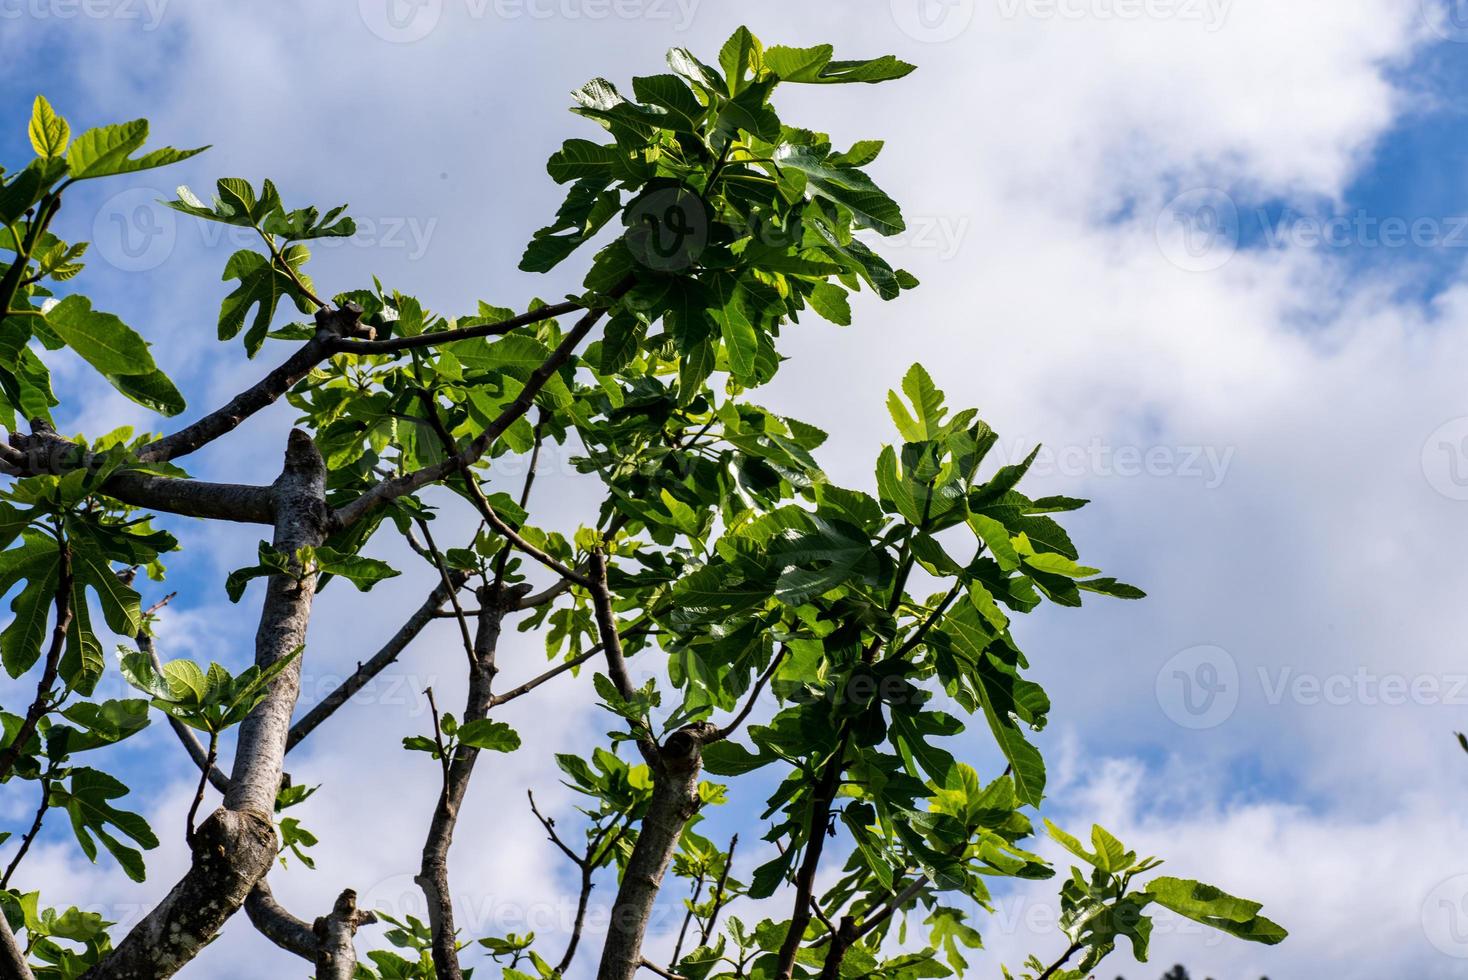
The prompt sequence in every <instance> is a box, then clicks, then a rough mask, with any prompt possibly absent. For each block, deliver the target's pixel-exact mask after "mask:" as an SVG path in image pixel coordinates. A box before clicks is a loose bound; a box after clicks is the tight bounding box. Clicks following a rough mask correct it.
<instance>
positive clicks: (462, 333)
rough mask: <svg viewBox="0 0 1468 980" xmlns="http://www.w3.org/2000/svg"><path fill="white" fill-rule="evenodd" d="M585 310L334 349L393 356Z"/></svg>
mask: <svg viewBox="0 0 1468 980" xmlns="http://www.w3.org/2000/svg"><path fill="white" fill-rule="evenodd" d="M581 309H585V307H584V306H582V305H581V304H580V303H553V304H551V305H549V306H542V307H540V309H537V310H531V311H530V312H529V313H521V314H520V315H519V316H513V317H510V318H509V319H508V320H500V321H499V322H497V323H481V324H477V325H475V326H472V327H461V328H459V329H458V330H438V331H434V332H432V333H420V334H418V335H416V336H413V337H393V338H391V339H389V340H349V339H342V340H338V341H336V342H334V343H333V344H332V348H333V349H334V350H338V351H342V352H344V353H347V354H392V353H396V352H397V351H404V350H414V349H417V348H420V347H433V346H437V345H438V344H449V343H453V342H454V341H456V340H470V339H473V338H475V337H492V336H499V335H501V334H507V333H509V332H510V331H511V330H514V329H515V328H516V327H523V326H527V325H529V324H532V323H541V322H543V321H545V320H551V319H554V318H555V317H558V316H561V315H562V314H565V313H575V312H576V311H577V310H581Z"/></svg>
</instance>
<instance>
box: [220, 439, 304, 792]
mask: <svg viewBox="0 0 1468 980" xmlns="http://www.w3.org/2000/svg"><path fill="white" fill-rule="evenodd" d="M274 489H275V494H276V514H277V516H276V522H275V537H274V541H273V545H274V547H275V549H276V551H280V552H284V553H285V554H287V555H295V554H296V553H297V552H298V551H299V550H300V549H301V548H303V547H307V546H310V547H315V546H316V545H319V544H321V542H322V540H323V538H324V537H325V517H326V505H325V491H326V464H325V463H324V462H322V459H321V454H320V453H319V452H318V451H317V449H316V444H315V443H313V442H312V441H311V437H310V436H308V435H306V434H305V433H304V432H302V431H300V430H299V429H296V430H293V431H292V432H291V436H290V446H289V448H288V449H287V450H286V465H285V471H284V472H282V473H281V475H280V478H279V479H278V480H276V481H275V488H274ZM292 560H293V561H294V559H292ZM296 571H297V575H272V576H270V578H269V579H268V580H267V582H266V586H265V604H264V607H263V608H262V609H261V612H260V628H259V630H258V631H257V632H256V634H255V666H257V667H259V668H261V669H262V670H263V669H264V668H266V667H269V666H270V665H271V664H273V663H275V662H276V661H277V660H279V659H281V658H282V657H288V656H290V655H291V654H292V653H294V652H296V651H297V650H300V649H301V648H302V647H304V646H305V644H306V624H307V623H308V622H309V620H310V618H311V600H312V599H313V598H314V596H315V593H316V576H315V575H313V574H309V573H305V574H302V573H303V572H305V570H303V569H297V570H296ZM300 689H301V658H300V657H297V658H296V659H295V660H294V661H293V662H291V663H290V664H289V665H287V666H286V668H285V669H284V670H282V671H281V672H280V673H279V674H277V675H276V677H275V680H274V681H272V682H271V685H270V691H269V693H268V694H266V695H265V697H264V698H263V699H262V700H261V701H260V703H259V704H257V705H256V706H255V708H254V710H252V711H251V712H250V714H249V715H248V716H247V717H246V718H245V720H244V722H243V723H242V724H241V725H240V731H239V739H238V742H237V747H236V749H235V759H234V770H233V772H232V773H231V774H230V788H229V793H228V794H227V795H226V796H225V806H227V807H229V808H230V809H231V810H244V809H253V810H256V811H258V812H260V813H264V814H270V813H272V812H274V809H275V794H276V792H277V791H278V790H279V788H280V773H281V767H282V763H283V760H284V759H285V744H286V738H287V735H288V733H289V731H290V724H291V712H292V711H293V710H294V709H295V706H296V698H297V696H298V695H299V694H300Z"/></svg>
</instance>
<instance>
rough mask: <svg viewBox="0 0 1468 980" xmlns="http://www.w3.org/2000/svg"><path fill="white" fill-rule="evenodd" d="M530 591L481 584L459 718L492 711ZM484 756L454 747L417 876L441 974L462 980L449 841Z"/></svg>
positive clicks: (436, 966) (450, 979) (466, 719)
mask: <svg viewBox="0 0 1468 980" xmlns="http://www.w3.org/2000/svg"><path fill="white" fill-rule="evenodd" d="M528 591H529V588H528V587H527V586H519V587H517V588H515V589H513V590H508V591H505V592H503V593H501V592H500V590H499V589H497V588H494V587H492V586H487V587H485V588H482V589H480V590H479V605H480V609H479V620H478V624H477V628H476V630H475V635H474V647H473V655H474V656H473V661H472V662H471V663H470V665H469V693H468V695H467V696H466V698H465V703H464V714H463V717H462V719H461V720H460V722H459V724H460V725H461V726H462V725H465V724H468V723H469V722H471V721H477V720H479V719H481V718H484V717H485V716H486V715H488V714H489V709H490V707H491V706H492V705H493V703H494V693H493V690H492V688H493V685H494V675H495V674H496V673H497V671H498V668H497V667H496V666H495V653H496V650H497V649H498V646H499V637H500V625H501V623H502V621H503V620H504V615H505V613H506V611H508V610H510V609H514V608H515V606H516V604H517V603H518V602H519V601H520V600H521V599H522V598H524V595H525V593H526V592H528ZM478 758H479V749H477V748H475V747H474V746H472V745H466V744H464V743H463V742H460V743H459V744H458V745H457V746H456V747H455V748H454V753H453V759H452V760H451V761H450V763H449V765H448V768H447V770H446V771H445V774H444V784H443V789H442V790H441V791H440V793H439V796H438V804H437V805H436V806H435V807H434V809H433V819H432V821H431V822H430V824H429V828H428V836H427V838H426V839H425V840H424V842H423V854H422V860H421V863H420V865H419V869H418V874H417V875H416V876H415V880H416V881H417V882H418V886H419V887H420V888H422V889H423V896H424V898H426V899H427V900H428V925H429V928H430V929H431V930H432V932H433V968H434V972H435V973H436V974H437V975H438V976H439V977H440V978H441V980H442V978H448V980H462V977H463V975H464V974H463V971H462V969H461V968H460V966H459V953H458V947H457V941H456V938H455V936H456V928H455V925H454V905H453V899H452V897H451V895H450V892H449V865H448V860H449V847H450V846H451V845H452V844H453V842H454V827H455V825H456V824H457V823H458V819H459V808H460V807H461V806H463V803H464V795H465V794H466V793H467V792H468V790H469V778H470V777H471V776H472V775H473V774H474V763H475V762H476V761H477V760H478Z"/></svg>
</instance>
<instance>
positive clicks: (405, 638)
mask: <svg viewBox="0 0 1468 980" xmlns="http://www.w3.org/2000/svg"><path fill="white" fill-rule="evenodd" d="M450 577H451V579H454V580H456V585H455V587H456V588H457V587H461V586H462V585H463V580H464V578H465V576H464V574H463V573H462V572H457V571H456V572H453V573H452V575H451V576H450ZM448 594H449V591H448V589H446V588H445V587H444V585H443V583H442V582H440V583H439V584H438V585H436V586H434V589H433V591H432V592H430V593H429V594H428V598H427V599H425V600H424V601H423V605H421V606H419V607H418V608H417V610H415V611H414V612H413V614H412V615H411V616H409V617H408V619H407V621H406V622H404V623H403V625H402V626H399V627H398V631H397V632H396V633H394V634H393V635H392V637H391V639H389V640H388V641H387V642H386V643H384V644H383V645H382V649H380V650H378V651H377V652H376V653H375V654H373V655H372V658H371V659H370V660H368V661H367V662H366V663H359V664H358V665H357V669H356V670H354V671H352V673H351V676H349V677H347V679H346V680H344V681H342V682H341V683H340V684H339V685H337V688H336V690H334V691H332V692H331V693H330V694H328V695H327V696H326V697H325V698H324V699H323V700H322V701H321V703H319V704H317V705H315V706H314V707H312V708H311V710H310V711H307V712H306V713H305V714H304V715H302V716H301V717H300V719H299V720H298V721H296V723H295V724H294V725H292V726H291V730H290V734H289V735H287V736H286V741H285V750H286V751H287V752H289V751H291V750H292V749H294V748H295V747H296V746H297V745H299V744H301V740H302V739H304V738H305V737H306V736H307V735H310V734H311V733H312V732H313V731H315V730H316V728H317V726H318V725H320V724H321V723H322V722H324V721H325V720H326V719H328V718H330V717H331V716H332V714H334V713H335V712H336V710H337V709H338V708H340V707H341V706H342V705H344V704H346V703H347V702H348V701H350V700H351V698H352V695H354V694H356V693H357V692H358V691H360V690H361V689H362V688H364V687H366V686H367V684H368V683H369V682H370V681H371V680H372V679H373V678H374V677H376V676H377V675H378V674H380V673H382V672H383V671H384V670H386V669H387V667H388V666H389V665H390V664H392V663H393V661H395V660H397V658H398V656H399V655H400V654H401V653H402V652H403V651H404V650H405V649H407V646H408V644H409V643H412V642H413V640H414V639H415V638H416V637H417V636H418V634H419V633H421V632H423V628H424V627H425V626H427V625H428V624H429V623H431V622H432V621H433V618H434V616H435V615H436V614H437V613H438V611H439V610H440V609H442V608H443V605H444V602H445V601H446V600H447V598H448Z"/></svg>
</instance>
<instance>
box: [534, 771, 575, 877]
mask: <svg viewBox="0 0 1468 980" xmlns="http://www.w3.org/2000/svg"><path fill="white" fill-rule="evenodd" d="M525 795H526V796H528V797H530V812H531V813H533V814H535V819H536V820H539V821H540V825H541V826H542V827H544V828H545V832H546V833H547V834H549V835H550V841H551V843H553V844H555V845H556V846H557V847H559V848H560V849H561V853H562V854H564V855H566V857H568V858H570V859H571V862H572V863H573V864H575V865H576V867H578V868H582V869H585V867H586V863H587V861H586V859H585V858H583V857H581V856H580V855H579V854H577V853H576V852H575V851H573V850H571V848H570V847H568V846H566V842H565V841H563V840H561V835H560V834H558V833H556V822H555V821H554V820H552V819H550V818H549V817H546V816H543V815H542V814H541V812H540V808H539V807H537V806H536V805H535V791H534V790H528V789H527V790H526V791H525Z"/></svg>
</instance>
